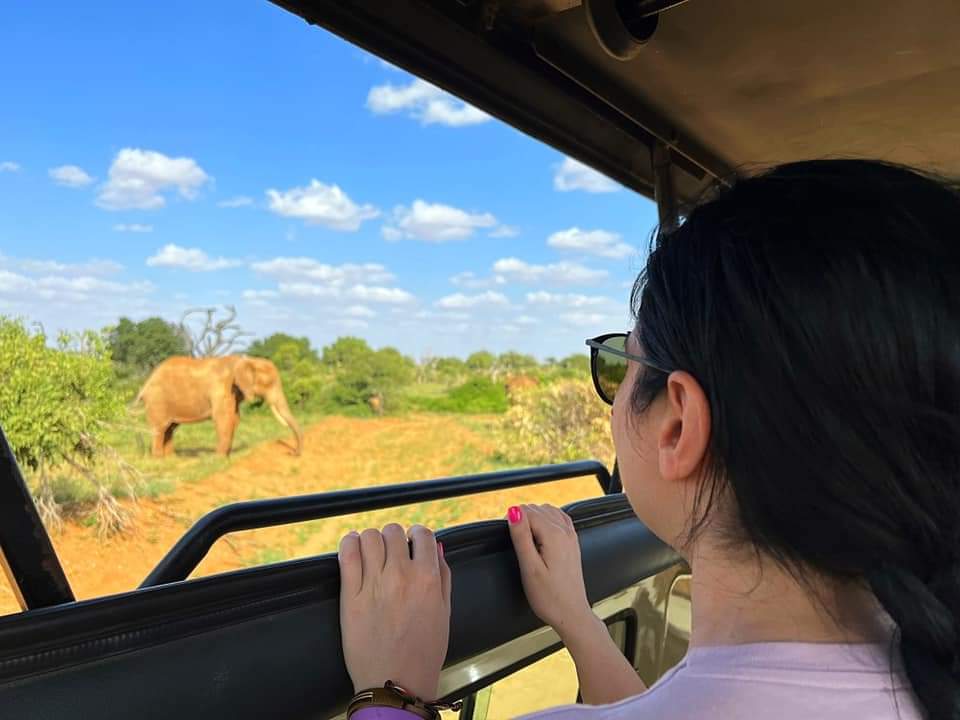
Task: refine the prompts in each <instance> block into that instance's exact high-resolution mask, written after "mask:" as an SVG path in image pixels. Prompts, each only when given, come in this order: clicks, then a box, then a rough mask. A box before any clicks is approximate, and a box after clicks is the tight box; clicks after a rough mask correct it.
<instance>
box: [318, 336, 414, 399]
mask: <svg viewBox="0 0 960 720" xmlns="http://www.w3.org/2000/svg"><path fill="white" fill-rule="evenodd" d="M321 362H322V363H323V365H324V366H326V367H327V368H329V369H330V370H332V371H333V374H334V381H333V386H332V388H331V390H330V394H329V401H330V404H331V405H332V406H333V407H335V408H337V409H354V410H357V409H359V410H361V411H362V412H366V409H368V402H369V400H370V398H371V397H373V396H374V395H379V396H380V397H382V398H383V402H384V407H385V408H387V409H389V408H390V407H391V406H392V405H393V404H394V402H395V400H396V397H397V395H398V393H399V391H401V390H402V389H403V388H405V387H406V386H408V385H410V384H411V383H412V382H413V381H414V378H415V376H416V363H414V361H413V360H411V359H410V358H408V357H406V356H404V355H402V354H401V353H400V352H399V351H398V350H396V349H394V348H391V347H386V348H382V349H380V350H376V351H375V350H373V349H372V348H371V347H370V346H369V345H368V344H367V342H366V341H365V340H361V339H360V338H354V337H343V338H339V339H338V340H337V341H336V342H334V343H333V344H332V345H329V346H327V347H325V348H324V349H323V355H322V358H321Z"/></svg>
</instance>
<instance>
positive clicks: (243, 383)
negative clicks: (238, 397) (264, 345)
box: [233, 358, 257, 400]
mask: <svg viewBox="0 0 960 720" xmlns="http://www.w3.org/2000/svg"><path fill="white" fill-rule="evenodd" d="M233 384H234V385H236V386H237V388H238V389H239V390H240V392H242V393H243V396H244V397H245V398H246V399H248V400H252V399H253V398H254V397H256V395H257V389H256V388H257V370H256V368H255V367H254V365H253V363H252V362H250V361H249V360H247V359H246V358H243V359H240V360H238V361H237V364H236V365H235V366H234V368H233Z"/></svg>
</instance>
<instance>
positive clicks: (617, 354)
mask: <svg viewBox="0 0 960 720" xmlns="http://www.w3.org/2000/svg"><path fill="white" fill-rule="evenodd" d="M629 336H630V333H607V334H606V335H598V336H597V337H595V338H592V339H590V340H587V345H588V346H589V347H590V374H591V375H592V376H593V387H594V388H596V390H597V395H599V396H600V399H601V400H603V401H604V402H605V403H607V404H608V405H613V399H614V397H616V395H617V390H618V389H619V388H620V384H621V383H622V382H623V379H624V378H625V377H626V376H627V360H633V361H634V362H638V363H641V364H643V365H646V366H647V367H651V368H653V369H654V370H659V371H660V372H662V373H667V374H669V373H670V371H669V370H667V369H666V368H662V367H660V366H659V365H656V364H654V363H652V362H650V360H648V359H647V358H645V357H643V356H642V355H636V354H634V353H630V352H627V338H628V337H629Z"/></svg>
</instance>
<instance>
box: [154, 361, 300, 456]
mask: <svg viewBox="0 0 960 720" xmlns="http://www.w3.org/2000/svg"><path fill="white" fill-rule="evenodd" d="M255 398H263V399H264V400H265V401H266V402H267V404H268V405H270V409H271V410H272V411H273V414H274V416H276V418H277V420H279V421H280V423H282V424H283V425H285V426H286V427H288V428H289V429H290V430H292V431H293V434H294V437H295V439H296V450H295V452H294V454H295V455H299V454H300V452H301V450H302V449H303V432H302V431H301V430H300V426H299V425H298V424H297V421H296V420H295V419H294V417H293V414H292V413H291V412H290V406H289V405H287V398H286V397H285V396H284V394H283V387H282V385H281V383H280V373H279V372H278V371H277V367H276V365H274V364H273V363H272V362H270V361H269V360H265V359H263V358H255V357H248V356H246V355H227V356H223V357H215V358H193V357H183V356H175V357H171V358H168V359H166V360H164V361H163V362H162V363H160V364H159V365H157V367H156V368H154V370H153V372H152V373H150V377H148V378H147V381H146V382H145V383H144V385H143V388H142V389H141V390H140V393H139V394H138V395H137V399H136V402H141V401H142V402H143V404H144V406H145V407H146V411H147V422H148V423H149V424H150V427H151V428H152V429H153V455H154V457H163V456H165V455H170V454H172V453H173V432H174V430H176V429H177V427H178V426H179V425H182V424H184V423H193V422H201V421H203V420H210V419H212V420H213V424H214V426H215V427H216V430H217V453H218V454H220V455H229V454H230V450H231V447H232V445H233V434H234V431H236V429H237V424H238V423H239V421H240V416H239V410H240V403H241V402H242V401H244V400H253V399H255Z"/></svg>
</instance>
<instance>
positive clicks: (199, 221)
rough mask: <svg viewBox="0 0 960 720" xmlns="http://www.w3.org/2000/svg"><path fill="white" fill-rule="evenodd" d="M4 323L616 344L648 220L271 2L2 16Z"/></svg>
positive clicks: (630, 199)
mask: <svg viewBox="0 0 960 720" xmlns="http://www.w3.org/2000/svg"><path fill="white" fill-rule="evenodd" d="M0 67H2V68H4V69H5V72H3V73H2V74H0V97H2V98H3V107H2V109H0V314H7V315H18V316H22V317H25V318H27V319H29V320H38V321H40V322H42V323H43V324H44V326H45V327H46V328H47V329H48V331H49V330H53V329H54V328H63V329H79V328H86V327H92V328H99V327H102V326H104V325H107V324H109V323H111V322H113V321H115V320H116V318H117V317H119V316H120V315H127V316H129V317H132V318H134V319H138V318H142V317H146V316H149V315H155V314H156V315H161V316H163V317H166V318H169V319H172V320H175V319H177V318H179V317H180V314H181V313H182V312H183V310H184V309H186V308H188V307H194V306H205V305H222V304H224V303H231V304H234V305H236V307H237V310H238V312H239V317H240V320H241V321H242V323H243V325H244V326H245V327H246V328H248V329H249V330H251V331H253V332H255V333H257V334H258V335H266V334H269V333H270V332H273V331H285V332H289V333H292V334H296V335H307V336H308V337H310V338H311V340H313V341H314V343H315V344H317V345H318V346H321V345H323V344H326V343H328V342H330V341H331V340H333V339H334V338H336V337H337V336H340V335H345V334H352V335H359V336H361V337H364V338H366V339H367V340H369V341H370V343H371V344H372V345H374V346H377V347H379V346H383V345H394V346H396V347H399V348H400V349H401V350H403V351H404V352H407V353H409V354H411V355H413V356H415V357H422V356H424V355H426V354H434V355H436V354H457V355H461V356H462V355H465V354H467V353H469V352H471V351H473V350H476V349H479V348H488V349H491V350H495V351H504V350H507V349H518V350H521V351H524V352H531V353H534V354H536V355H538V356H541V357H544V356H548V355H567V354H570V353H574V352H581V351H582V350H583V338H584V337H587V336H589V335H593V334H598V333H600V332H603V331H606V330H612V329H623V328H625V327H626V326H627V324H628V320H629V316H628V311H627V297H628V293H629V284H630V282H631V281H632V280H633V278H634V277H635V275H636V273H637V271H638V270H639V268H640V267H641V263H642V260H643V254H644V252H645V250H646V247H647V241H648V237H649V234H650V231H651V229H652V227H653V225H654V223H655V216H656V214H655V210H654V207H653V205H652V203H650V202H649V201H647V200H646V199H644V198H641V197H639V196H638V195H636V194H634V193H632V192H630V191H627V190H625V189H622V188H619V187H618V186H617V185H615V184H614V183H612V182H611V181H609V180H607V179H606V178H603V177H601V176H599V175H598V174H596V173H595V172H593V171H591V170H589V169H588V168H585V167H583V166H581V165H579V164H578V163H575V162H573V161H571V160H569V159H567V158H565V157H564V156H563V155H562V154H560V153H558V152H557V151H555V150H553V149H552V148H549V147H547V146H545V145H542V144H540V143H539V142H537V141H534V140H532V139H530V138H528V137H526V136H524V135H522V134H521V133H519V132H517V131H515V130H513V129H512V128H510V127H508V126H506V125H504V124H503V123H501V122H499V121H498V120H495V119H492V118H488V117H487V116H485V115H484V114H483V113H481V112H480V111H478V110H476V109H475V108H472V107H469V106H465V105H464V104H463V103H462V102H460V101H459V100H457V99H455V98H452V97H450V96H449V95H446V94H444V93H442V92H440V91H439V90H437V89H436V88H433V87H431V86H429V85H427V84H425V83H423V82H422V81H418V80H416V79H415V78H413V77H412V76H410V75H408V74H407V73H405V72H402V71H399V70H397V69H396V68H392V67H390V66H388V65H386V64H385V63H383V62H381V61H380V60H379V59H377V58H374V57H372V56H370V55H368V54H366V53H364V52H363V51H361V50H359V49H357V48H355V47H353V46H351V45H349V44H347V43H345V42H343V41H341V40H340V39H339V38H337V37H335V36H333V35H330V34H329V33H327V32H326V31H324V30H321V29H318V28H314V27H310V26H308V25H307V24H306V23H304V22H303V21H302V20H300V19H299V18H298V17H296V16H293V15H291V14H289V13H287V12H285V11H284V10H282V9H280V8H278V7H276V6H274V5H272V4H270V3H268V2H254V1H245V2H236V1H234V2H225V1H224V2H219V1H212V0H205V1H204V2H199V3H198V2H165V3H155V4H154V3H121V2H93V3H83V4H80V3H66V2H53V3H32V2H15V3H6V4H5V5H4V7H3V9H2V10H0Z"/></svg>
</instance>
